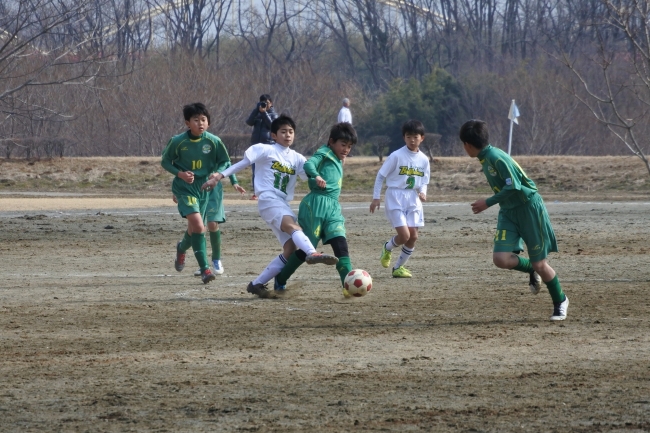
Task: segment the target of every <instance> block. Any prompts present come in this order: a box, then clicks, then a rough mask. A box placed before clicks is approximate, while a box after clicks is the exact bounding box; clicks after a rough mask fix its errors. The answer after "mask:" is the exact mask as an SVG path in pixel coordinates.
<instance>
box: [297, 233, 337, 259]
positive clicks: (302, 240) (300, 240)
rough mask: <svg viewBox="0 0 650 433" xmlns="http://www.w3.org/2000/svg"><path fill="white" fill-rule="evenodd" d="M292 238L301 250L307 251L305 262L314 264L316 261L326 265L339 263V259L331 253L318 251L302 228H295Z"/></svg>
mask: <svg viewBox="0 0 650 433" xmlns="http://www.w3.org/2000/svg"><path fill="white" fill-rule="evenodd" d="M291 240H292V241H293V243H294V244H295V245H296V247H297V248H298V249H300V250H303V251H304V252H305V253H307V257H305V262H307V264H308V265H314V264H316V263H323V264H325V265H335V264H337V263H338V261H339V259H337V258H336V257H334V256H331V255H329V254H323V253H319V252H318V251H316V249H315V248H314V246H313V245H312V243H311V241H310V240H309V238H308V237H307V236H306V235H305V234H304V233H303V231H302V230H294V231H293V232H291Z"/></svg>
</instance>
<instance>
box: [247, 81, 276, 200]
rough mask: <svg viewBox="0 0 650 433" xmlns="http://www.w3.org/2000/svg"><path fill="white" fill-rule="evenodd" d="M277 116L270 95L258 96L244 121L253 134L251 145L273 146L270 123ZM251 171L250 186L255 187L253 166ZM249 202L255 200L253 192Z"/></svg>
mask: <svg viewBox="0 0 650 433" xmlns="http://www.w3.org/2000/svg"><path fill="white" fill-rule="evenodd" d="M277 117H278V114H277V113H276V112H275V109H274V108H273V100H272V99H271V95H268V94H266V93H265V94H263V95H261V96H260V101H259V102H258V103H257V105H256V106H255V108H254V109H253V111H251V114H250V116H248V119H247V120H246V124H247V125H248V126H252V127H253V133H252V134H251V145H253V144H258V143H264V144H273V143H274V141H273V139H272V138H271V123H272V122H273V121H274V120H275V119H277ZM251 170H252V171H253V176H252V177H251V184H253V185H255V164H253V165H251ZM251 200H257V196H256V195H255V193H254V192H253V197H251Z"/></svg>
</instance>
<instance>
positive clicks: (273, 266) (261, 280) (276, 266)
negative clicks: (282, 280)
mask: <svg viewBox="0 0 650 433" xmlns="http://www.w3.org/2000/svg"><path fill="white" fill-rule="evenodd" d="M285 264H287V259H285V258H284V256H283V255H282V254H280V255H279V256H277V257H276V258H274V259H273V260H271V263H269V265H268V266H267V267H266V269H264V270H263V271H262V273H261V274H259V276H258V277H257V278H255V279H254V280H253V285H255V284H266V283H268V282H269V281H271V280H272V279H273V278H274V277H275V276H276V275H278V274H279V273H280V271H281V270H282V268H284V265H285Z"/></svg>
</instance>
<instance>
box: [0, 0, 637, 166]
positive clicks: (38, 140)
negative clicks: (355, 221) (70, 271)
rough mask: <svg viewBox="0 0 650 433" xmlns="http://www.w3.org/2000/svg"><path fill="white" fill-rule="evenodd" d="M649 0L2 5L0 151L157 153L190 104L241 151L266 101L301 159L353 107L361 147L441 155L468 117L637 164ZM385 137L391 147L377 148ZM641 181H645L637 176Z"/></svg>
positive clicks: (543, 147)
mask: <svg viewBox="0 0 650 433" xmlns="http://www.w3.org/2000/svg"><path fill="white" fill-rule="evenodd" d="M649 6H650V0H647V1H634V0H631V1H627V0H626V1H610V0H505V1H499V2H497V1H495V0H435V1H434V0H311V1H307V0H294V1H287V0H252V1H251V0H249V1H241V0H8V1H6V2H2V3H0V112H1V113H2V118H1V119H0V152H1V154H2V155H3V156H4V157H19V156H20V157H25V156H26V157H47V156H56V155H61V156H63V155H70V156H74V155H159V154H160V153H161V151H162V148H163V147H164V145H165V144H166V142H167V140H168V139H169V137H171V135H173V134H175V133H178V132H181V131H182V130H183V122H182V117H181V114H180V108H181V106H182V105H183V104H185V103H188V102H194V101H202V102H204V103H206V104H207V105H208V107H209V108H210V109H211V111H212V117H213V119H212V125H211V130H212V131H213V132H215V133H216V134H217V135H220V136H224V137H228V139H229V140H228V141H229V142H230V144H229V143H227V144H229V145H231V152H234V153H236V152H240V151H241V150H242V149H243V148H245V146H246V145H247V142H246V140H245V137H246V136H247V134H249V132H250V130H249V129H248V127H247V126H246V125H245V124H244V120H245V118H246V117H247V115H248V114H249V113H250V111H251V110H252V109H253V107H254V105H255V102H256V101H257V97H258V96H259V95H260V94H262V93H271V94H272V95H273V97H274V99H275V106H276V108H277V109H278V110H279V111H282V112H287V113H290V114H291V115H293V116H294V117H295V118H296V120H297V121H298V131H297V148H298V149H299V150H301V151H303V152H305V153H309V152H310V151H312V150H313V149H315V148H316V147H317V146H318V145H319V144H321V143H322V142H323V141H324V139H325V138H326V135H327V132H328V128H329V126H331V124H332V123H333V122H334V121H335V119H336V112H337V111H338V108H339V106H340V105H339V104H340V100H341V99H342V98H343V97H348V98H350V99H351V100H352V110H353V115H354V124H355V126H356V127H357V129H358V131H359V135H360V138H361V140H360V146H358V149H357V152H366V153H368V152H369V153H373V152H374V153H378V152H385V148H386V147H387V146H383V145H378V144H377V143H379V142H383V143H389V145H388V146H395V145H396V144H397V143H398V142H399V133H398V130H399V129H398V128H399V124H400V123H401V122H403V121H404V120H407V119H408V118H410V117H416V118H419V119H421V120H422V121H423V122H424V123H425V125H426V126H427V130H428V132H431V133H432V134H437V136H436V137H438V139H437V140H436V144H435V146H434V147H435V149H433V150H432V152H434V151H435V152H437V153H439V154H442V155H444V154H449V155H452V154H456V153H458V151H459V145H458V143H457V137H456V133H457V129H458V127H459V125H460V124H462V123H463V122H464V121H465V120H466V119H468V118H481V119H484V120H486V121H488V122H489V123H490V125H491V133H492V134H493V137H492V141H493V142H494V143H495V144H497V145H501V146H504V145H505V144H506V140H507V133H508V128H509V123H508V119H507V113H508V107H509V105H510V101H511V100H512V99H515V100H516V101H517V105H518V106H519V108H520V111H521V113H522V117H521V118H520V124H519V125H518V126H516V127H515V133H514V135H513V152H514V153H516V154H542V155H564V154H572V155H602V154H625V153H630V152H632V153H633V154H635V155H637V156H639V157H640V158H641V159H642V160H644V162H645V163H646V166H647V159H645V155H646V154H647V151H648V142H647V140H646V139H645V137H647V136H648V135H647V133H646V131H645V129H646V128H647V126H646V125H648V122H647V120H648V119H647V117H646V116H647V115H648V104H647V102H648V101H650V91H649V88H650V75H649V73H648V65H649V64H650V62H649V60H650V49H649V47H648V42H647V41H648V40H650V38H648V37H647V36H648V34H647V31H648V25H647V24H648V22H647V17H648V16H649V14H648V12H649V11H650V7H649ZM387 140H388V141H387ZM649 170H650V169H649Z"/></svg>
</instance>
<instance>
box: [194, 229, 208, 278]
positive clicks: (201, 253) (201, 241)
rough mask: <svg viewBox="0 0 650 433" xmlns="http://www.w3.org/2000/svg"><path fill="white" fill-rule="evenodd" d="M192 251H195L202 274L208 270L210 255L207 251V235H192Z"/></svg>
mask: <svg viewBox="0 0 650 433" xmlns="http://www.w3.org/2000/svg"><path fill="white" fill-rule="evenodd" d="M192 249H193V250H194V257H196V261H197V262H199V266H200V267H201V272H203V271H205V270H206V269H208V267H209V265H208V253H207V251H206V249H205V234H204V233H192Z"/></svg>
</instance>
